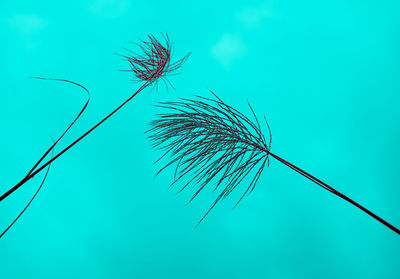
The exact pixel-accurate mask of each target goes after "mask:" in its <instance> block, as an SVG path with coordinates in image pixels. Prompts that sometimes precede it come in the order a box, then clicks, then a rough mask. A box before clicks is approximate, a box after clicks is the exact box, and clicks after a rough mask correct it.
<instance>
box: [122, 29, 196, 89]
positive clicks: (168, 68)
mask: <svg viewBox="0 0 400 279" xmlns="http://www.w3.org/2000/svg"><path fill="white" fill-rule="evenodd" d="M148 37H149V40H148V41H144V40H140V41H141V43H140V44H137V43H135V44H136V45H138V46H139V48H140V49H141V51H142V54H137V53H134V52H132V51H131V50H127V51H128V53H129V55H122V56H123V57H124V58H125V59H126V60H127V61H128V62H129V64H130V70H123V71H128V72H133V74H134V79H133V81H145V82H149V83H154V84H157V83H158V81H160V80H162V81H164V83H165V84H167V83H168V84H170V85H171V86H172V84H171V83H170V82H169V80H168V79H167V78H166V77H167V76H170V75H171V74H173V73H176V71H177V70H178V69H179V68H180V67H181V66H182V65H183V63H185V61H186V60H187V58H188V57H189V55H190V53H188V54H186V55H185V56H184V57H183V58H181V59H179V60H177V61H176V62H174V63H171V55H172V47H171V42H170V39H169V37H168V34H165V35H164V39H165V44H164V45H162V44H161V43H160V42H159V41H157V39H156V38H155V37H154V36H153V35H149V36H148ZM172 87H173V86H172Z"/></svg>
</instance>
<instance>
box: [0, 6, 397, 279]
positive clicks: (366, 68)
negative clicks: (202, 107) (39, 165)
mask: <svg viewBox="0 0 400 279" xmlns="http://www.w3.org/2000/svg"><path fill="white" fill-rule="evenodd" d="M399 11H400V2H399V1H394V0H386V1H385V0H380V1H377V0H375V1H368V0H367V1H354V0H353V1H348V0H346V1H345V0H339V1H337V0H336V1H294V0H291V1H272V0H271V1H268V0H267V1H264V2H263V1H237V2H232V1H195V2H192V1H152V2H149V1H129V0H120V1H111V0H89V1H85V0H84V1H63V2H58V1H7V0H6V1H4V0H3V1H1V3H0V34H1V44H0V77H1V93H0V105H1V109H0V127H1V133H2V134H1V138H0V156H1V159H0V167H1V171H0V181H1V184H0V190H1V192H4V191H6V190H7V189H8V188H9V187H11V186H12V185H14V184H15V183H17V182H18V181H19V179H21V178H22V176H23V175H24V174H26V172H27V171H28V170H29V168H30V167H32V165H33V163H34V162H35V161H36V160H37V159H38V158H39V157H40V156H41V154H43V152H44V151H45V150H46V147H48V146H49V145H50V144H51V137H54V138H55V137H57V135H59V134H60V133H61V132H62V130H63V129H64V128H65V127H66V125H67V124H68V123H69V122H70V121H71V120H72V118H73V116H74V114H75V113H76V112H77V111H79V109H80V106H81V105H82V104H83V103H84V100H85V99H84V97H85V95H84V92H83V91H81V90H79V89H78V88H76V87H73V86H71V85H68V84H62V83H56V82H45V81H38V80H31V79H27V78H26V77H28V76H42V77H50V78H65V79H70V80H73V81H75V82H79V83H82V84H83V85H85V86H86V87H87V88H88V89H89V90H90V91H91V94H92V100H91V103H90V105H89V107H88V109H87V111H86V112H85V114H84V116H83V118H82V119H81V121H79V123H78V124H77V125H76V126H75V127H74V128H73V130H71V132H70V133H69V134H68V136H67V137H66V138H65V139H64V140H63V141H62V142H61V144H60V145H59V146H58V149H57V150H60V149H61V148H62V147H63V146H66V145H67V144H68V143H70V142H71V141H72V140H73V139H75V138H76V137H78V136H79V135H80V134H82V133H83V132H84V131H85V130H87V129H88V128H89V127H90V126H91V125H93V124H94V123H96V121H98V120H100V119H101V117H102V116H104V115H105V114H106V113H108V112H110V111H111V110H112V109H113V108H114V107H116V106H117V105H119V103H121V102H122V101H123V100H124V99H126V98H127V97H128V96H130V94H131V93H132V92H134V90H135V89H136V88H138V84H134V83H132V82H131V79H132V75H131V74H130V73H125V72H120V71H119V70H121V69H127V68H128V65H127V63H126V62H125V61H123V60H122V59H121V57H119V56H117V55H114V53H125V51H124V48H132V49H135V47H134V45H132V44H130V43H129V42H130V41H137V39H138V38H144V37H145V36H146V34H148V33H153V34H155V35H157V36H158V37H159V38H161V37H160V34H161V32H168V34H169V35H170V37H171V38H172V40H173V42H174V46H175V52H174V57H175V58H179V57H181V56H183V55H184V54H186V53H187V52H189V51H191V52H192V55H191V57H190V59H189V60H188V62H187V63H186V64H185V66H184V67H183V68H182V69H181V71H180V72H181V75H178V76H174V77H171V78H170V80H171V82H172V83H173V84H174V86H175V87H176V91H174V90H171V89H170V90H169V91H167V90H166V89H165V88H164V87H160V88H159V90H158V91H157V90H151V91H150V90H146V91H145V92H142V93H141V94H139V95H138V96H137V97H135V99H134V100H133V102H132V103H129V105H128V106H126V107H125V108H124V109H123V110H122V111H120V113H118V115H116V116H115V117H113V118H112V119H110V120H109V121H107V122H106V123H105V124H104V125H103V126H101V127H100V128H99V129H97V130H96V131H95V132H94V133H93V134H91V135H90V136H88V137H87V138H86V139H85V140H84V141H83V142H81V143H79V145H77V146H75V147H74V148H73V149H72V150H70V151H68V153H66V154H64V155H63V156H62V157H60V159H59V160H57V161H56V164H54V165H53V167H52V169H51V170H50V174H49V177H48V179H47V181H46V183H45V185H44V188H43V189H42V191H41V192H40V194H39V196H38V197H37V199H36V200H35V201H34V202H33V204H32V206H31V207H30V208H29V210H28V211H27V212H26V214H25V215H23V216H22V218H21V219H20V221H19V222H18V223H17V224H16V225H15V226H14V227H13V228H12V229H11V230H10V231H9V232H8V233H7V234H6V235H5V237H4V238H3V239H1V240H0V277H1V278H174V279H177V278H271V279H272V278H285V279H286V278H307V279H310V278H364V279H365V278H399V276H400V238H399V235H396V234H395V233H394V232H392V231H390V230H389V229H387V228H386V227H384V226H383V225H381V224H380V223H378V222H376V221H375V220H373V219H372V218H370V217H369V216H367V215H366V214H364V213H363V212H361V211H360V210H358V209H357V208H355V207H353V206H351V205H350V204H347V203H346V202H344V201H343V200H341V199H339V198H337V197H335V196H334V195H332V194H330V193H329V192H327V191H324V190H323V189H321V188H319V187H317V186H316V185H315V184H313V183H311V182H310V181H308V180H306V179H305V178H303V177H301V176H300V175H298V174H296V173H295V172H293V171H292V170H290V169H289V168H287V167H285V166H283V165H282V164H280V163H279V162H277V161H274V160H272V163H271V166H270V167H269V168H267V169H265V170H264V173H263V175H262V177H261V179H260V181H259V183H258V185H257V187H256V189H255V190H254V192H253V193H252V194H251V195H250V196H248V197H247V198H246V199H245V200H244V201H243V202H242V203H241V205H240V206H239V207H238V208H236V209H234V210H232V206H233V204H234V202H235V200H234V199H233V198H232V199H228V200H227V201H224V202H222V203H220V204H219V205H218V206H217V208H216V209H215V210H214V212H213V213H212V214H211V215H210V216H209V217H208V218H207V219H206V220H205V222H204V223H202V224H201V225H200V226H199V227H197V228H196V224H197V221H198V220H199V218H200V217H201V216H202V215H203V214H204V212H205V210H206V209H207V208H208V206H209V205H210V203H211V202H212V201H213V199H214V198H215V194H213V193H204V194H203V195H202V196H200V197H199V199H197V200H195V202H193V203H192V204H190V205H188V206H186V203H187V201H188V198H189V197H190V194H192V192H187V193H182V194H179V195H177V194H176V190H170V191H168V189H167V188H168V187H167V186H168V185H169V183H170V182H171V180H172V173H173V171H172V170H169V171H167V172H166V173H165V174H163V175H161V176H159V177H156V178H155V177H154V174H155V173H156V171H157V168H158V167H157V166H154V165H153V162H154V160H155V159H156V158H157V157H158V156H159V155H160V153H159V152H157V151H154V150H152V149H151V146H150V144H149V141H148V140H147V139H146V137H145V135H144V131H145V130H146V129H147V128H148V127H149V126H148V122H149V121H150V120H151V119H152V118H153V115H154V113H156V112H157V109H156V108H154V107H153V106H152V104H154V103H155V102H156V101H165V100H175V99H176V97H177V96H179V97H190V96H192V95H194V94H201V95H204V96H209V93H208V90H207V89H208V88H210V89H212V90H213V91H215V92H216V93H217V94H218V95H219V96H220V97H221V98H223V100H225V101H226V102H227V103H228V104H231V105H232V106H234V107H236V108H238V109H239V110H241V111H243V112H245V113H246V114H248V115H249V113H250V112H249V110H248V107H247V104H246V102H247V100H249V101H250V102H251V103H252V104H253V107H254V109H255V111H256V112H257V113H258V115H260V116H261V115H263V114H265V115H266V116H267V118H268V120H269V123H270V125H271V129H272V135H273V142H272V151H273V152H275V153H276V154H278V155H280V156H282V157H283V158H285V159H287V160H288V161H290V162H292V163H294V164H296V165H298V166H299V167H301V168H304V169H305V170H307V171H309V172H310V173H312V174H313V175H315V176H316V177H318V178H320V179H322V180H324V181H325V182H327V183H328V184H330V185H332V186H333V187H336V188H337V189H338V190H340V191H342V192H344V193H345V194H347V195H349V196H350V197H352V198H353V199H354V200H356V201H358V202H359V203H361V204H362V205H364V206H366V207H367V208H369V209H370V210H372V211H374V212H375V213H376V214H378V215H379V216H381V217H383V218H384V219H386V220H388V221H389V222H391V223H393V224H394V225H396V226H400V203H399V195H400V187H399V181H400V172H399V156H400V147H399V141H400V125H399V119H400V110H399V103H400V97H399V92H400V91H399V90H400V79H399V74H400V51H399V50H400V36H399V35H400V17H399ZM39 183H40V177H37V178H36V179H34V180H33V181H32V182H31V183H28V184H25V185H24V187H23V188H21V189H20V190H19V191H17V192H16V193H15V195H13V196H11V197H9V198H8V199H6V200H5V201H4V202H2V203H1V204H0V226H1V227H2V228H4V227H5V226H6V225H7V224H8V223H9V222H10V221H11V220H12V218H13V217H14V216H16V214H18V212H19V210H21V209H22V208H23V206H24V205H25V204H26V202H27V201H28V200H29V198H30V197H31V195H32V193H34V191H35V189H36V187H37V186H38V184H39Z"/></svg>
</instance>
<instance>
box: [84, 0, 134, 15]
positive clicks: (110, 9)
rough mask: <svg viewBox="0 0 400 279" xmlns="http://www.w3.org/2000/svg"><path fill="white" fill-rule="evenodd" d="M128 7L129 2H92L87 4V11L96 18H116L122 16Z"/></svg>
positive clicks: (101, 0)
mask: <svg viewBox="0 0 400 279" xmlns="http://www.w3.org/2000/svg"><path fill="white" fill-rule="evenodd" d="M129 6H130V1H129V0H93V1H91V3H90V4H89V10H90V11H91V12H92V13H93V14H95V15H97V16H101V17H105V18H116V17H119V16H121V15H123V14H124V13H125V12H126V11H127V10H128V9H129Z"/></svg>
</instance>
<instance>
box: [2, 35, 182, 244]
mask: <svg viewBox="0 0 400 279" xmlns="http://www.w3.org/2000/svg"><path fill="white" fill-rule="evenodd" d="M164 39H165V44H164V45H163V44H161V43H160V42H159V41H158V40H157V39H156V38H155V37H154V36H153V35H148V41H144V40H141V43H140V44H138V46H139V47H140V49H141V51H142V54H140V55H139V54H134V53H133V52H131V51H130V54H129V55H122V56H123V57H124V58H125V59H126V60H127V61H128V62H129V64H130V68H131V69H130V70H128V71H130V72H133V74H134V80H135V81H138V82H142V83H143V84H142V85H141V86H140V88H139V89H138V90H136V91H135V92H134V93H133V94H132V95H131V96H130V97H129V98H128V99H126V100H125V101H124V102H123V103H122V104H121V105H119V106H118V107H117V108H116V109H114V110H113V111H112V112H111V113H109V114H107V115H106V116H105V117H104V118H103V119H102V120H101V121H99V122H97V124H95V125H94V126H93V127H92V128H90V129H89V130H88V131H86V132H85V133H84V134H83V135H81V136H80V137H78V138H77V139H76V140H75V141H73V142H72V143H71V144H70V145H68V146H67V147H66V148H64V149H63V150H62V151H60V152H59V153H57V154H55V155H54V156H52V157H51V158H50V159H49V160H48V161H47V162H45V163H42V162H43V160H44V159H45V158H46V157H47V156H48V155H49V153H50V152H52V151H53V149H54V147H55V146H56V145H57V143H58V142H59V141H60V140H61V139H62V138H63V136H64V135H65V134H66V133H67V132H68V131H69V129H70V128H71V127H72V126H73V125H74V124H75V122H76V121H77V120H78V118H79V117H80V116H81V115H82V113H83V112H84V110H85V109H86V107H87V105H88V102H89V98H88V100H87V102H86V104H85V105H84V107H83V108H82V110H81V111H80V113H79V114H78V116H77V117H76V118H75V120H74V121H73V122H72V123H71V124H70V125H69V126H68V128H67V129H66V130H65V131H64V133H63V134H62V135H61V136H60V137H59V138H58V139H57V140H56V141H55V142H54V143H53V145H52V146H51V147H50V148H49V149H48V150H47V151H46V152H45V154H44V155H43V156H42V157H41V158H40V159H39V160H38V161H37V162H36V163H35V165H34V166H33V168H32V169H31V170H30V171H29V172H28V174H27V175H26V176H25V177H24V178H23V179H22V180H21V181H20V182H18V183H17V184H16V185H15V186H13V187H12V188H10V189H9V190H8V191H7V192H5V193H4V194H2V195H1V196H0V202H1V201H3V200H4V199H5V198H7V197H8V196H9V195H11V194H12V193H13V192H14V191H16V190H17V189H18V188H20V187H21V186H22V185H24V184H25V183H26V182H27V181H29V180H30V179H32V178H33V177H34V176H35V175H37V174H38V173H40V172H41V171H42V170H44V169H45V168H46V167H49V166H50V164H51V163H52V162H53V161H54V160H56V159H57V158H58V157H60V156H61V155H62V154H64V153H65V152H66V151H68V150H69V149H70V148H71V147H73V146H74V145H75V144H77V143H78V142H80V141H81V140H82V139H83V138H85V137H86V136H87V135H88V134H90V133H91V132H92V131H93V130H95V129H96V128H97V127H99V126H100V125H101V124H102V123H103V122H105V121H106V120H107V119H108V118H110V117H111V116H112V115H114V114H115V113H116V112H117V111H118V110H120V109H121V108H122V107H123V106H125V105H126V104H127V103H128V102H129V101H131V100H132V99H133V98H134V97H135V96H136V95H137V94H138V93H139V92H141V91H143V90H144V89H145V88H147V87H149V86H151V85H156V84H157V83H158V81H159V80H162V81H164V82H165V83H166V84H167V82H168V83H169V81H168V80H167V76H168V75H170V74H171V73H173V72H176V70H178V69H179V68H180V67H181V66H182V65H183V64H184V62H185V61H186V60H187V58H188V56H189V54H187V55H185V56H184V57H183V58H181V59H179V60H177V61H176V62H174V63H171V55H172V47H171V43H170V40H169V37H168V35H167V34H166V35H164ZM35 78H36V79H42V80H53V81H63V82H68V83H71V84H75V85H77V86H80V87H81V88H83V89H84V90H85V91H86V92H87V93H88V94H89V91H88V90H87V89H86V88H85V87H83V86H82V85H79V84H77V83H74V82H72V81H68V80H64V79H47V78H37V77H35ZM169 84H170V83H169ZM171 86H172V85H171ZM46 176H47V174H46ZM46 176H45V177H46ZM44 180H45V178H44ZM44 180H43V182H44ZM43 182H42V184H41V186H42V185H43ZM41 186H40V187H39V190H40V188H41ZM36 194H37V193H36ZM36 194H35V196H36ZM35 196H34V197H35ZM34 197H33V198H34ZM33 198H32V200H33ZM32 200H31V201H30V202H29V203H28V205H27V207H28V206H29V204H30V203H31V202H32ZM25 210H26V208H25V209H24V210H23V211H22V212H21V214H22V213H23V212H24V211H25ZM21 214H20V215H18V217H17V218H16V219H15V220H14V222H13V223H12V224H11V225H10V226H9V227H8V228H7V229H6V230H5V231H4V232H3V234H1V235H0V237H1V236H3V235H4V233H5V232H6V231H7V230H8V229H9V228H10V227H11V226H12V225H13V224H14V223H15V221H16V220H17V219H18V218H19V217H20V216H21Z"/></svg>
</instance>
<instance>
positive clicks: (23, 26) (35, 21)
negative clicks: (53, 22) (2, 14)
mask: <svg viewBox="0 0 400 279" xmlns="http://www.w3.org/2000/svg"><path fill="white" fill-rule="evenodd" d="M8 24H9V25H10V26H11V27H12V28H14V29H17V30H18V32H19V33H21V34H23V35H30V34H32V33H34V32H37V31H40V30H42V29H43V28H45V27H46V26H47V21H46V20H45V19H44V18H42V17H41V16H39V15H37V14H16V15H13V16H12V17H10V18H9V19H8Z"/></svg>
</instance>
